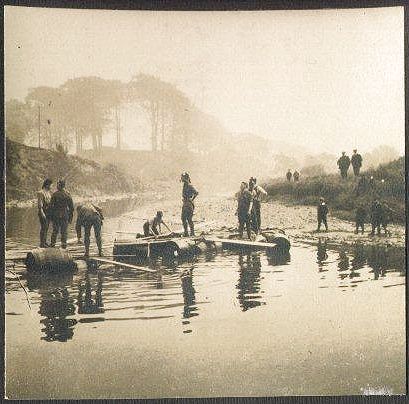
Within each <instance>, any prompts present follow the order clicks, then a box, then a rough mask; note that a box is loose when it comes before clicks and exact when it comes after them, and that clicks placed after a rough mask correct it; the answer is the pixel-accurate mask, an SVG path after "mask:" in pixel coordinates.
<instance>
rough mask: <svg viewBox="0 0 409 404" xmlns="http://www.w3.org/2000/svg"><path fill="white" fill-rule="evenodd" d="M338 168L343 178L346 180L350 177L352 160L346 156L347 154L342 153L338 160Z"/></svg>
mask: <svg viewBox="0 0 409 404" xmlns="http://www.w3.org/2000/svg"><path fill="white" fill-rule="evenodd" d="M337 163H338V167H339V170H340V171H341V178H344V179H346V178H347V175H348V168H349V166H350V164H351V160H350V159H349V157H348V156H346V155H345V152H342V156H341V157H340V158H339V159H338V162H337Z"/></svg>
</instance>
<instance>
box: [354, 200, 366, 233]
mask: <svg viewBox="0 0 409 404" xmlns="http://www.w3.org/2000/svg"><path fill="white" fill-rule="evenodd" d="M366 215H367V212H366V209H365V207H364V205H362V204H361V205H359V206H358V208H357V210H356V213H355V234H358V232H359V228H361V230H362V234H364V227H365V220H366Z"/></svg>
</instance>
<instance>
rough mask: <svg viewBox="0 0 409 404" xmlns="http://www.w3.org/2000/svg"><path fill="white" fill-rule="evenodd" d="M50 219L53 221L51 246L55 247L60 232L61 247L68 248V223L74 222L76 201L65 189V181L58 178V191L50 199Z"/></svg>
mask: <svg viewBox="0 0 409 404" xmlns="http://www.w3.org/2000/svg"><path fill="white" fill-rule="evenodd" d="M49 210H50V219H51V221H52V222H53V232H52V234H51V247H55V243H56V241H57V235H58V233H61V247H62V248H67V230H68V224H69V223H71V222H72V217H73V214H74V203H73V201H72V198H71V195H70V194H69V193H68V192H67V191H66V190H65V181H64V180H58V182H57V191H55V192H54V193H53V195H52V196H51V201H50V209H49Z"/></svg>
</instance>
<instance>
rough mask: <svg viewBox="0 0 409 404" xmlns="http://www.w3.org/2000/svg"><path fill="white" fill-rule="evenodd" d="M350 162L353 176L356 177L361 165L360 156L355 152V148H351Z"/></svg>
mask: <svg viewBox="0 0 409 404" xmlns="http://www.w3.org/2000/svg"><path fill="white" fill-rule="evenodd" d="M351 164H352V168H353V170H354V175H355V177H358V175H359V171H360V170H361V167H362V156H361V155H360V154H358V153H357V150H356V149H354V150H353V154H352V156H351Z"/></svg>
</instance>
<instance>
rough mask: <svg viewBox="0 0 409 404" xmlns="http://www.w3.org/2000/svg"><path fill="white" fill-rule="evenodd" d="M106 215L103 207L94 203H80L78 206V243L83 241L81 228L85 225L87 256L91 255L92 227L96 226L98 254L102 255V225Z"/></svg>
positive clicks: (76, 225)
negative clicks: (103, 212) (103, 213)
mask: <svg viewBox="0 0 409 404" xmlns="http://www.w3.org/2000/svg"><path fill="white" fill-rule="evenodd" d="M103 220H104V216H103V215H102V209H101V208H100V207H98V206H96V205H93V204H92V203H87V204H85V205H79V206H78V207H77V222H76V224H75V231H76V232H77V238H78V243H79V244H80V243H81V229H82V227H84V244H85V257H88V256H89V246H90V236H91V228H92V227H93V228H94V234H95V240H96V242H97V247H98V254H99V256H100V257H101V256H102V239H101V227H102V221H103Z"/></svg>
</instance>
